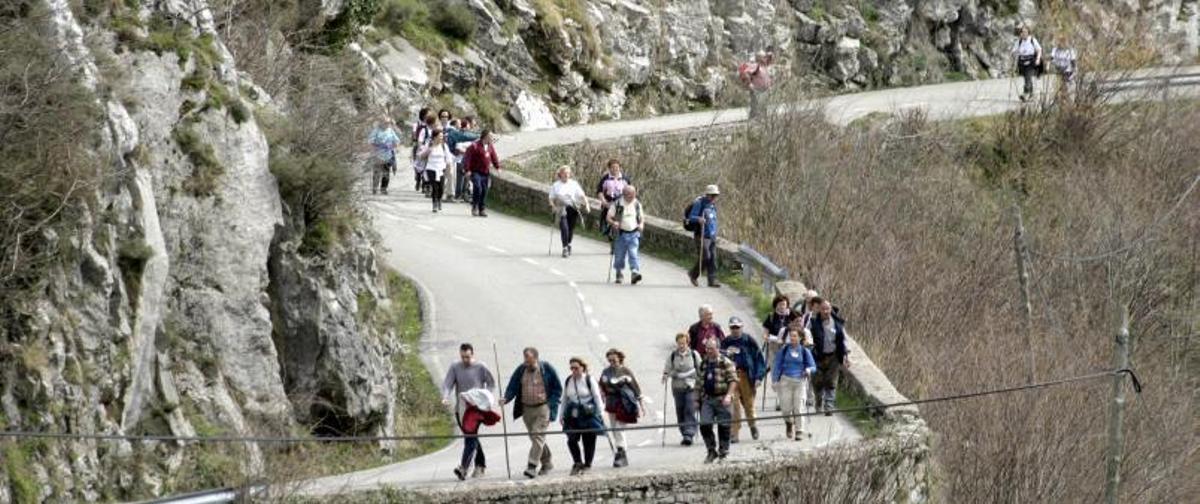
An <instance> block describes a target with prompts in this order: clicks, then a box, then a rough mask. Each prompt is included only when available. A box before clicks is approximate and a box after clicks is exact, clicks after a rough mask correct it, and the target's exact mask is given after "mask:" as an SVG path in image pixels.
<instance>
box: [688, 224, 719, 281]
mask: <svg viewBox="0 0 1200 504" xmlns="http://www.w3.org/2000/svg"><path fill="white" fill-rule="evenodd" d="M693 240H695V241H694V242H693V243H695V245H696V248H698V249H700V250H701V251H703V256H704V257H703V260H702V261H701V262H702V263H703V266H704V273H705V274H707V275H708V281H709V282H715V281H716V280H717V241H716V240H709V239H707V238H705V239H701V238H700V235H699V234H696V235H694V236H693ZM698 266H701V264H696V263H692V268H691V269H689V270H688V276H689V277H691V278H699V277H700V273H701V271H700V270H699V269H698Z"/></svg>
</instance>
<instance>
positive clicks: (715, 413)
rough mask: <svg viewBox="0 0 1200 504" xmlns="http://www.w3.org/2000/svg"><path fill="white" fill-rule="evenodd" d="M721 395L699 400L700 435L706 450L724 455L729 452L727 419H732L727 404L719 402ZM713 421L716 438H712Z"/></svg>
mask: <svg viewBox="0 0 1200 504" xmlns="http://www.w3.org/2000/svg"><path fill="white" fill-rule="evenodd" d="M722 397H723V396H717V397H705V398H704V399H701V400H700V436H701V437H703V438H704V446H705V447H707V448H708V451H710V452H716V453H718V454H721V455H724V454H726V453H729V421H730V420H732V419H733V414H732V413H731V412H730V411H729V406H726V405H724V404H723V403H722V402H721V398H722ZM714 423H715V424H717V436H716V437H717V439H713V424H714ZM718 443H719V444H718Z"/></svg>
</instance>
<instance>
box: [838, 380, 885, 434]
mask: <svg viewBox="0 0 1200 504" xmlns="http://www.w3.org/2000/svg"><path fill="white" fill-rule="evenodd" d="M840 383H841V385H840V386H839V387H838V391H837V400H836V401H835V402H836V406H837V408H838V409H853V408H865V407H867V406H870V404H869V403H867V400H866V398H865V397H863V396H862V394H861V393H860V392H859V391H858V390H857V389H855V388H853V387H848V386H846V385H845V383H846V378H845V377H842V379H841V381H840ZM844 414H845V415H846V418H848V419H850V423H852V424H854V428H856V429H858V432H859V434H862V436H863V437H864V438H867V439H870V438H873V437H875V436H878V435H879V433H880V432H882V430H883V429H882V426H881V425H880V421H879V419H877V418H876V417H875V416H874V415H872V414H871V412H870V411H868V410H856V411H849V412H846V413H844Z"/></svg>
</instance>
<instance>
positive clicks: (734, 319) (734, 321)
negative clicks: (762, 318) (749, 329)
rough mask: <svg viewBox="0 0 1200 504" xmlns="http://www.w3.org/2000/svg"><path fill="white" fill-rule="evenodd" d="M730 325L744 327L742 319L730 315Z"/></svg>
mask: <svg viewBox="0 0 1200 504" xmlns="http://www.w3.org/2000/svg"><path fill="white" fill-rule="evenodd" d="M729 327H742V319H740V318H737V317H729Z"/></svg>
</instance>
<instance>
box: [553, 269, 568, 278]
mask: <svg viewBox="0 0 1200 504" xmlns="http://www.w3.org/2000/svg"><path fill="white" fill-rule="evenodd" d="M550 274H551V275H555V276H567V275H566V273H563V272H561V271H558V270H556V269H554V268H550Z"/></svg>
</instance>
